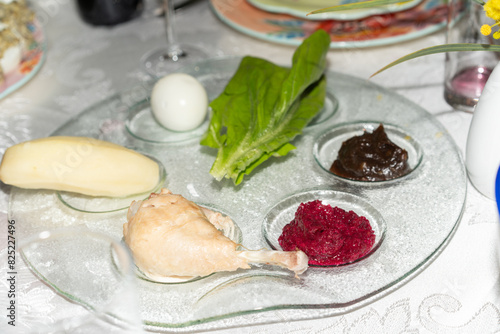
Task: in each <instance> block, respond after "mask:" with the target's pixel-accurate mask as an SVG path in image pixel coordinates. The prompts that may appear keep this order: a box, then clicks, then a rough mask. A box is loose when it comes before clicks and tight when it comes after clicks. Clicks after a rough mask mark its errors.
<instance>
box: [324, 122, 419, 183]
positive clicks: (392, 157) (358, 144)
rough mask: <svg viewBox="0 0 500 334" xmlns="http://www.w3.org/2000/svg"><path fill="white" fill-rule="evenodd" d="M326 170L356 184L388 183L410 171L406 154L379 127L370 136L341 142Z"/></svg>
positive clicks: (381, 127)
mask: <svg viewBox="0 0 500 334" xmlns="http://www.w3.org/2000/svg"><path fill="white" fill-rule="evenodd" d="M330 171H331V172H332V173H334V174H336V175H338V176H342V177H345V178H348V179H352V180H357V181H384V180H391V179H395V178H397V177H400V176H403V175H405V174H407V173H408V172H409V171H410V167H409V166H408V152H407V151H406V150H405V149H403V148H401V147H399V146H398V145H396V144H394V143H393V142H392V141H391V140H390V139H389V138H388V137H387V134H386V133H385V131H384V126H383V125H382V124H380V125H379V127H378V128H377V129H376V130H375V131H373V132H372V133H369V132H367V131H365V132H364V133H363V134H362V135H360V136H355V137H352V138H350V139H348V140H346V141H345V142H343V143H342V146H341V148H340V150H339V153H338V156H337V159H336V160H335V161H334V162H333V164H332V166H331V167H330Z"/></svg>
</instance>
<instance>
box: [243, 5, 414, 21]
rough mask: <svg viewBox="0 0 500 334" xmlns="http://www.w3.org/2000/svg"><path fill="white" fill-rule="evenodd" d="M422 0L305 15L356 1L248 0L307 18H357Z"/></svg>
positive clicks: (261, 7) (274, 11) (266, 9)
mask: <svg viewBox="0 0 500 334" xmlns="http://www.w3.org/2000/svg"><path fill="white" fill-rule="evenodd" d="M421 1H422V0H410V1H407V2H403V3H400V4H394V5H388V6H380V7H374V8H367V9H353V10H346V11H338V12H329V13H320V14H314V15H307V14H308V13H310V12H312V11H313V10H317V9H322V8H326V7H332V6H335V5H345V4H349V3H353V2H357V1H352V0H339V1H331V0H248V2H250V3H251V4H252V5H254V6H255V7H257V8H260V9H262V10H265V11H268V12H272V13H282V14H290V15H292V16H296V17H300V18H303V19H308V20H344V21H347V20H359V19H362V18H365V17H368V16H371V15H380V14H386V13H395V12H399V11H402V10H406V9H409V8H412V7H414V6H415V5H417V4H418V3H420V2H421Z"/></svg>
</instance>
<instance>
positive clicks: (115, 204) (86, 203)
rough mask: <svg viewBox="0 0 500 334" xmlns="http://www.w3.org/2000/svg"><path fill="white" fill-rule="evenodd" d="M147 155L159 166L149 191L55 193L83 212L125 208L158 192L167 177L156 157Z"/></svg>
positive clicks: (104, 211)
mask: <svg viewBox="0 0 500 334" xmlns="http://www.w3.org/2000/svg"><path fill="white" fill-rule="evenodd" d="M148 157H149V158H150V159H152V160H154V161H155V162H156V163H157V164H158V166H159V167H160V173H159V174H160V177H159V179H158V183H157V185H156V186H155V187H154V188H153V189H151V190H150V191H147V192H144V193H141V194H135V195H131V196H127V197H100V196H96V197H94V196H87V195H83V194H78V193H73V192H65V191H58V192H57V193H56V195H57V198H58V199H59V200H60V201H61V203H63V204H64V205H65V206H66V207H68V208H70V209H73V210H76V211H80V212H85V213H109V212H115V211H120V210H126V209H128V207H129V206H130V203H132V201H137V200H143V199H145V198H147V197H148V196H149V195H150V194H151V193H152V192H158V191H159V190H160V189H161V188H162V187H163V185H164V184H165V180H166V178H167V172H166V171H165V167H164V166H163V164H162V163H161V162H160V161H158V160H157V159H155V158H153V157H151V156H148Z"/></svg>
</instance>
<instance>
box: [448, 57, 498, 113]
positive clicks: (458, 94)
mask: <svg viewBox="0 0 500 334" xmlns="http://www.w3.org/2000/svg"><path fill="white" fill-rule="evenodd" d="M491 72H492V69H491V68H489V67H483V66H471V67H467V68H464V69H463V70H461V71H460V72H459V73H457V74H456V75H455V76H454V77H453V78H451V80H450V81H449V82H448V83H447V84H446V87H445V98H446V100H447V101H448V103H450V105H452V106H457V105H458V106H470V107H471V108H473V107H474V106H475V105H476V103H477V101H478V99H479V97H480V96H481V92H482V91H483V89H484V85H485V84H486V81H488V78H489V77H490V74H491Z"/></svg>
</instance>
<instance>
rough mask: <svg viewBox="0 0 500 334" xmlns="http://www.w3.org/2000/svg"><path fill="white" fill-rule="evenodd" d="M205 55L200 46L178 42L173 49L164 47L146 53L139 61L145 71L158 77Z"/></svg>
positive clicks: (197, 60) (203, 57)
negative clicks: (176, 46)
mask: <svg viewBox="0 0 500 334" xmlns="http://www.w3.org/2000/svg"><path fill="white" fill-rule="evenodd" d="M207 57H208V54H207V53H206V52H205V51H203V50H202V49H201V48H198V47H196V46H194V45H189V44H179V45H178V48H177V49H176V50H174V51H172V50H170V49H167V48H164V49H158V50H153V51H151V52H149V53H146V54H145V55H144V56H142V58H141V63H142V65H143V68H144V70H146V72H147V73H149V74H150V75H152V76H154V77H157V78H160V77H163V76H165V75H167V74H171V73H174V72H175V71H177V70H178V69H180V68H182V67H184V66H186V65H189V64H192V63H196V62H199V61H201V60H203V59H206V58H207Z"/></svg>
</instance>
